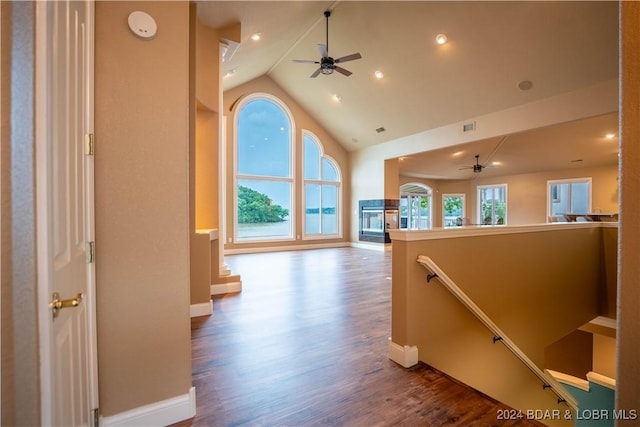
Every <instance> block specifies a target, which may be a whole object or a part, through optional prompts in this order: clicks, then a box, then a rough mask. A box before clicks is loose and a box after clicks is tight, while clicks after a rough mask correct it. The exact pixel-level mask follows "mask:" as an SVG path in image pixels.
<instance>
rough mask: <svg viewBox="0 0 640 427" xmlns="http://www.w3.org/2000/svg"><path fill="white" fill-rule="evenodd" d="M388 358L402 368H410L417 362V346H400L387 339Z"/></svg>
mask: <svg viewBox="0 0 640 427" xmlns="http://www.w3.org/2000/svg"><path fill="white" fill-rule="evenodd" d="M389 359H391V360H393V361H394V362H396V363H397V364H398V365H400V366H402V367H404V368H410V367H412V366H414V365H417V364H418V347H416V346H415V345H414V346H408V345H405V346H401V345H399V344H396V343H394V342H393V341H391V339H389Z"/></svg>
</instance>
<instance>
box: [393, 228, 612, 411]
mask: <svg viewBox="0 0 640 427" xmlns="http://www.w3.org/2000/svg"><path fill="white" fill-rule="evenodd" d="M542 227H544V228H545V230H538V231H536V232H519V231H518V230H517V229H516V230H514V229H511V230H510V231H507V229H506V228H499V229H497V230H496V229H495V228H493V229H480V230H478V229H475V232H477V233H479V234H480V235H481V236H476V235H471V236H464V235H463V234H462V233H466V231H465V230H452V231H448V232H445V233H448V235H449V238H445V237H444V236H442V237H441V238H429V239H428V240H418V241H407V240H405V238H404V237H402V235H404V236H406V238H407V239H413V237H412V236H416V235H417V233H416V232H400V231H398V232H395V234H393V235H392V239H393V261H392V262H393V266H392V270H393V290H392V325H391V326H392V334H391V335H392V336H391V337H392V341H393V342H394V343H396V344H399V345H401V346H403V345H409V346H413V345H415V346H417V347H418V354H419V359H420V360H421V361H423V362H425V363H427V364H429V365H431V366H434V367H435V368H437V369H440V370H442V371H444V372H446V373H448V374H449V375H451V376H453V377H454V378H457V379H458V380H461V381H463V382H464V383H466V384H469V385H471V386H472V387H475V388H477V389H479V390H481V391H483V392H485V393H487V394H489V395H490V396H493V397H494V398H496V399H498V400H500V401H502V402H505V403H507V404H508V405H511V406H514V407H516V408H521V409H522V408H524V409H526V408H532V407H543V406H538V405H548V404H549V401H545V400H539V399H542V397H541V396H539V395H538V394H536V392H535V390H534V391H532V390H531V389H529V388H527V387H528V386H524V385H523V384H535V380H534V379H532V378H530V376H529V374H528V373H527V372H526V369H525V370H522V366H518V364H520V362H519V361H518V360H517V358H515V357H514V356H513V355H512V354H510V353H509V351H508V350H506V349H505V347H504V346H502V345H500V344H497V345H494V344H493V343H492V335H491V332H489V331H488V330H487V329H486V328H485V327H484V326H483V325H482V324H481V323H480V322H479V321H478V320H477V319H476V318H475V317H474V316H473V315H472V314H471V313H470V312H469V311H468V310H467V309H466V308H465V307H464V306H463V305H462V304H461V303H460V302H458V301H457V300H456V299H455V298H454V297H453V296H452V295H451V294H450V293H449V291H448V290H446V289H445V288H444V286H443V285H442V284H441V283H440V282H439V281H438V280H433V281H431V282H427V281H426V274H427V270H426V269H424V268H423V267H422V266H421V265H419V264H418V263H417V262H416V261H415V260H416V259H417V257H418V255H425V256H429V257H430V258H432V259H433V261H434V262H435V263H436V264H438V266H439V267H440V268H441V269H442V270H443V271H444V272H445V273H446V274H447V275H448V276H449V277H450V278H451V279H452V280H453V281H454V282H455V283H456V284H457V285H458V286H459V287H460V288H461V289H462V290H463V291H464V292H465V293H466V294H467V295H468V296H469V298H470V299H471V300H472V301H473V302H474V303H475V304H476V305H478V306H479V307H480V309H482V310H483V311H484V312H485V313H486V314H487V316H488V317H489V318H490V319H491V320H493V321H494V322H495V323H496V324H497V326H498V327H499V328H500V329H501V330H502V331H503V332H504V333H505V334H506V335H507V336H508V337H509V338H510V339H511V340H512V341H513V342H514V343H515V344H516V345H517V346H518V347H519V348H520V349H521V350H522V351H523V352H524V353H525V354H526V355H527V356H528V357H529V358H530V359H531V360H532V361H533V362H534V363H535V364H536V365H538V366H539V367H540V368H543V367H544V350H545V348H546V347H547V346H549V345H551V344H552V343H554V342H556V341H557V340H559V339H561V338H563V337H565V336H566V335H567V334H569V333H570V332H572V331H574V330H575V329H576V328H578V327H579V326H581V325H582V324H584V323H586V322H588V321H590V320H591V319H593V318H595V317H596V316H598V315H599V314H600V313H599V303H598V297H599V294H600V292H601V289H600V288H602V287H604V284H603V283H601V281H600V267H599V265H600V263H601V262H602V260H604V259H605V257H604V256H603V254H602V250H603V248H602V246H601V238H602V232H601V231H602V230H601V229H600V228H599V226H598V225H594V224H585V225H584V226H583V225H571V226H560V227H556V226H552V225H549V226H542ZM500 229H502V231H500ZM495 232H499V233H503V232H504V233H506V234H492V233H495ZM428 233H430V232H424V233H423V234H425V235H427V234H428ZM431 233H432V232H431ZM469 355H473V356H472V357H469ZM496 367H499V368H497V369H496ZM516 379H517V381H516ZM535 388H536V389H539V388H540V384H537V385H536V386H535Z"/></svg>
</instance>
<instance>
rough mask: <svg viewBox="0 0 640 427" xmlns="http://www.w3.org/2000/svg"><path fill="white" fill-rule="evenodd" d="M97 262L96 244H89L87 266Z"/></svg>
mask: <svg viewBox="0 0 640 427" xmlns="http://www.w3.org/2000/svg"><path fill="white" fill-rule="evenodd" d="M95 260H96V242H88V243H87V264H92V263H93V262H95Z"/></svg>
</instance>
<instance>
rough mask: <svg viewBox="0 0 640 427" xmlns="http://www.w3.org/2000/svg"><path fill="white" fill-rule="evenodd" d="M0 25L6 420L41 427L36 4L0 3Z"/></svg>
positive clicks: (3, 418)
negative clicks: (38, 301) (36, 224)
mask: <svg viewBox="0 0 640 427" xmlns="http://www.w3.org/2000/svg"><path fill="white" fill-rule="evenodd" d="M0 14H1V15H2V17H1V19H2V21H1V22H2V24H1V25H2V27H1V32H0V37H1V43H2V49H1V52H2V54H1V56H2V68H1V70H0V72H1V76H2V80H1V86H0V92H1V94H2V101H1V103H0V112H1V117H2V128H1V129H2V131H1V137H2V149H1V155H0V163H1V166H0V193H1V194H2V205H1V206H2V208H1V212H2V215H1V216H0V218H1V219H0V224H1V231H0V236H1V241H2V250H1V251H0V253H1V264H2V269H1V276H2V277H1V278H2V295H1V299H2V309H1V310H0V311H1V312H2V316H1V319H2V320H1V324H2V344H1V347H2V352H1V353H2V364H1V366H2V378H1V380H0V382H1V383H2V409H1V410H0V412H1V414H2V415H1V420H0V424H2V425H37V424H38V423H39V421H40V375H39V364H40V361H39V354H38V352H39V347H38V316H37V308H36V302H37V275H36V250H37V248H36V233H35V221H36V212H35V192H36V188H35V171H36V165H35V164H34V160H35V156H34V154H35V133H34V131H35V126H33V125H31V126H30V125H29V124H33V123H34V112H35V109H34V107H35V102H34V92H35V88H34V76H35V64H34V58H35V23H34V19H35V3H34V2H6V1H3V2H1V3H0Z"/></svg>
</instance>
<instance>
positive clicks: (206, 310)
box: [190, 300, 213, 317]
mask: <svg viewBox="0 0 640 427" xmlns="http://www.w3.org/2000/svg"><path fill="white" fill-rule="evenodd" d="M190 313H191V314H190V315H191V317H200V316H211V315H212V314H213V301H212V300H209V301H208V302H202V303H200V304H191V306H190Z"/></svg>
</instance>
